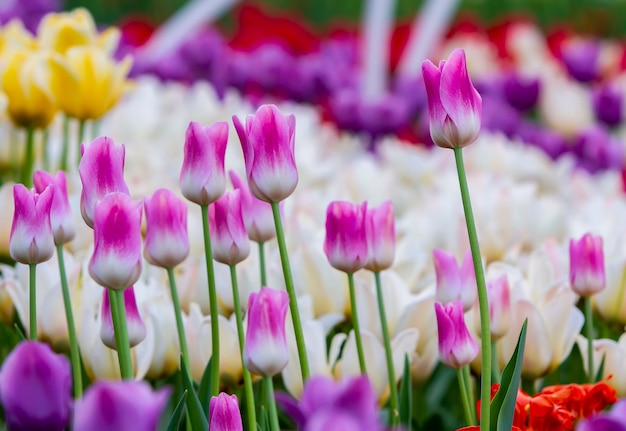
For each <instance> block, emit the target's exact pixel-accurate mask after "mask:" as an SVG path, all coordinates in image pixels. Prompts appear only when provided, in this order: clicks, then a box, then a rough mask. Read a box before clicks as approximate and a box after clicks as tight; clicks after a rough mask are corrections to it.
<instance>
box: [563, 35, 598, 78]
mask: <svg viewBox="0 0 626 431" xmlns="http://www.w3.org/2000/svg"><path fill="white" fill-rule="evenodd" d="M600 48H601V47H600V43H599V42H598V41H595V40H591V39H589V40H571V41H568V42H567V43H565V44H564V46H563V49H562V52H561V53H562V55H563V63H565V67H566V68H567V71H568V72H569V74H570V75H571V76H572V77H573V78H575V79H577V80H578V81H580V82H591V81H594V80H595V79H597V78H598V77H599V75H600Z"/></svg>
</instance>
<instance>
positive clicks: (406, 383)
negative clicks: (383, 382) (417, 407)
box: [398, 355, 413, 429]
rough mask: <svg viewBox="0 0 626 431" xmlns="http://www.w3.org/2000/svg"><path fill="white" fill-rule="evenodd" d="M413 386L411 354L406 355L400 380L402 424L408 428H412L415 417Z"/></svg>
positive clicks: (399, 405)
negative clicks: (410, 363) (412, 420)
mask: <svg viewBox="0 0 626 431" xmlns="http://www.w3.org/2000/svg"><path fill="white" fill-rule="evenodd" d="M412 398H413V388H412V380H411V367H410V365H409V356H408V355H405V356H404V371H403V372H402V381H401V382H400V396H399V400H398V410H399V414H400V424H401V425H405V426H406V427H407V429H410V428H411V419H412V418H413V409H412V408H413V399H412Z"/></svg>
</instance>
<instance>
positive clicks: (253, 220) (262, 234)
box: [229, 171, 276, 243]
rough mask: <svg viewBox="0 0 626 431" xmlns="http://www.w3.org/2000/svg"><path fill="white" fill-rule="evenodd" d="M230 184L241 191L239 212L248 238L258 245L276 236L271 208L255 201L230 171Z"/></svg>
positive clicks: (246, 188)
mask: <svg viewBox="0 0 626 431" xmlns="http://www.w3.org/2000/svg"><path fill="white" fill-rule="evenodd" d="M229 175H230V182H231V183H233V187H234V188H235V189H238V190H241V212H242V214H243V222H244V223H245V225H246V230H247V231H248V237H249V238H250V239H251V240H252V241H256V242H259V243H262V242H266V241H269V240H270V239H272V238H274V237H275V236H276V227H275V226H274V215H273V213H272V206H271V205H270V204H268V203H267V202H264V201H262V200H260V199H257V198H256V197H255V196H254V195H253V194H252V192H251V191H250V188H249V187H248V185H247V184H246V183H245V182H244V181H243V180H242V179H241V178H240V177H239V175H237V173H235V171H230V172H229Z"/></svg>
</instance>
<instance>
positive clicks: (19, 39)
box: [1, 19, 38, 55]
mask: <svg viewBox="0 0 626 431" xmlns="http://www.w3.org/2000/svg"><path fill="white" fill-rule="evenodd" d="M37 48H38V44H37V41H36V40H35V38H34V37H33V35H32V33H31V32H30V31H28V30H27V29H26V28H25V27H24V22H23V21H22V20H19V19H12V20H11V21H9V22H8V23H7V24H6V25H5V26H3V27H2V47H1V50H2V51H1V52H2V54H3V55H4V54H5V53H7V52H10V51H14V50H18V51H19V50H24V51H35V50H37Z"/></svg>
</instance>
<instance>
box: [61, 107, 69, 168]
mask: <svg viewBox="0 0 626 431" xmlns="http://www.w3.org/2000/svg"><path fill="white" fill-rule="evenodd" d="M62 140H63V143H62V147H61V161H60V164H59V169H60V170H62V171H67V159H68V157H69V153H70V117H69V116H67V114H63V137H62Z"/></svg>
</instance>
